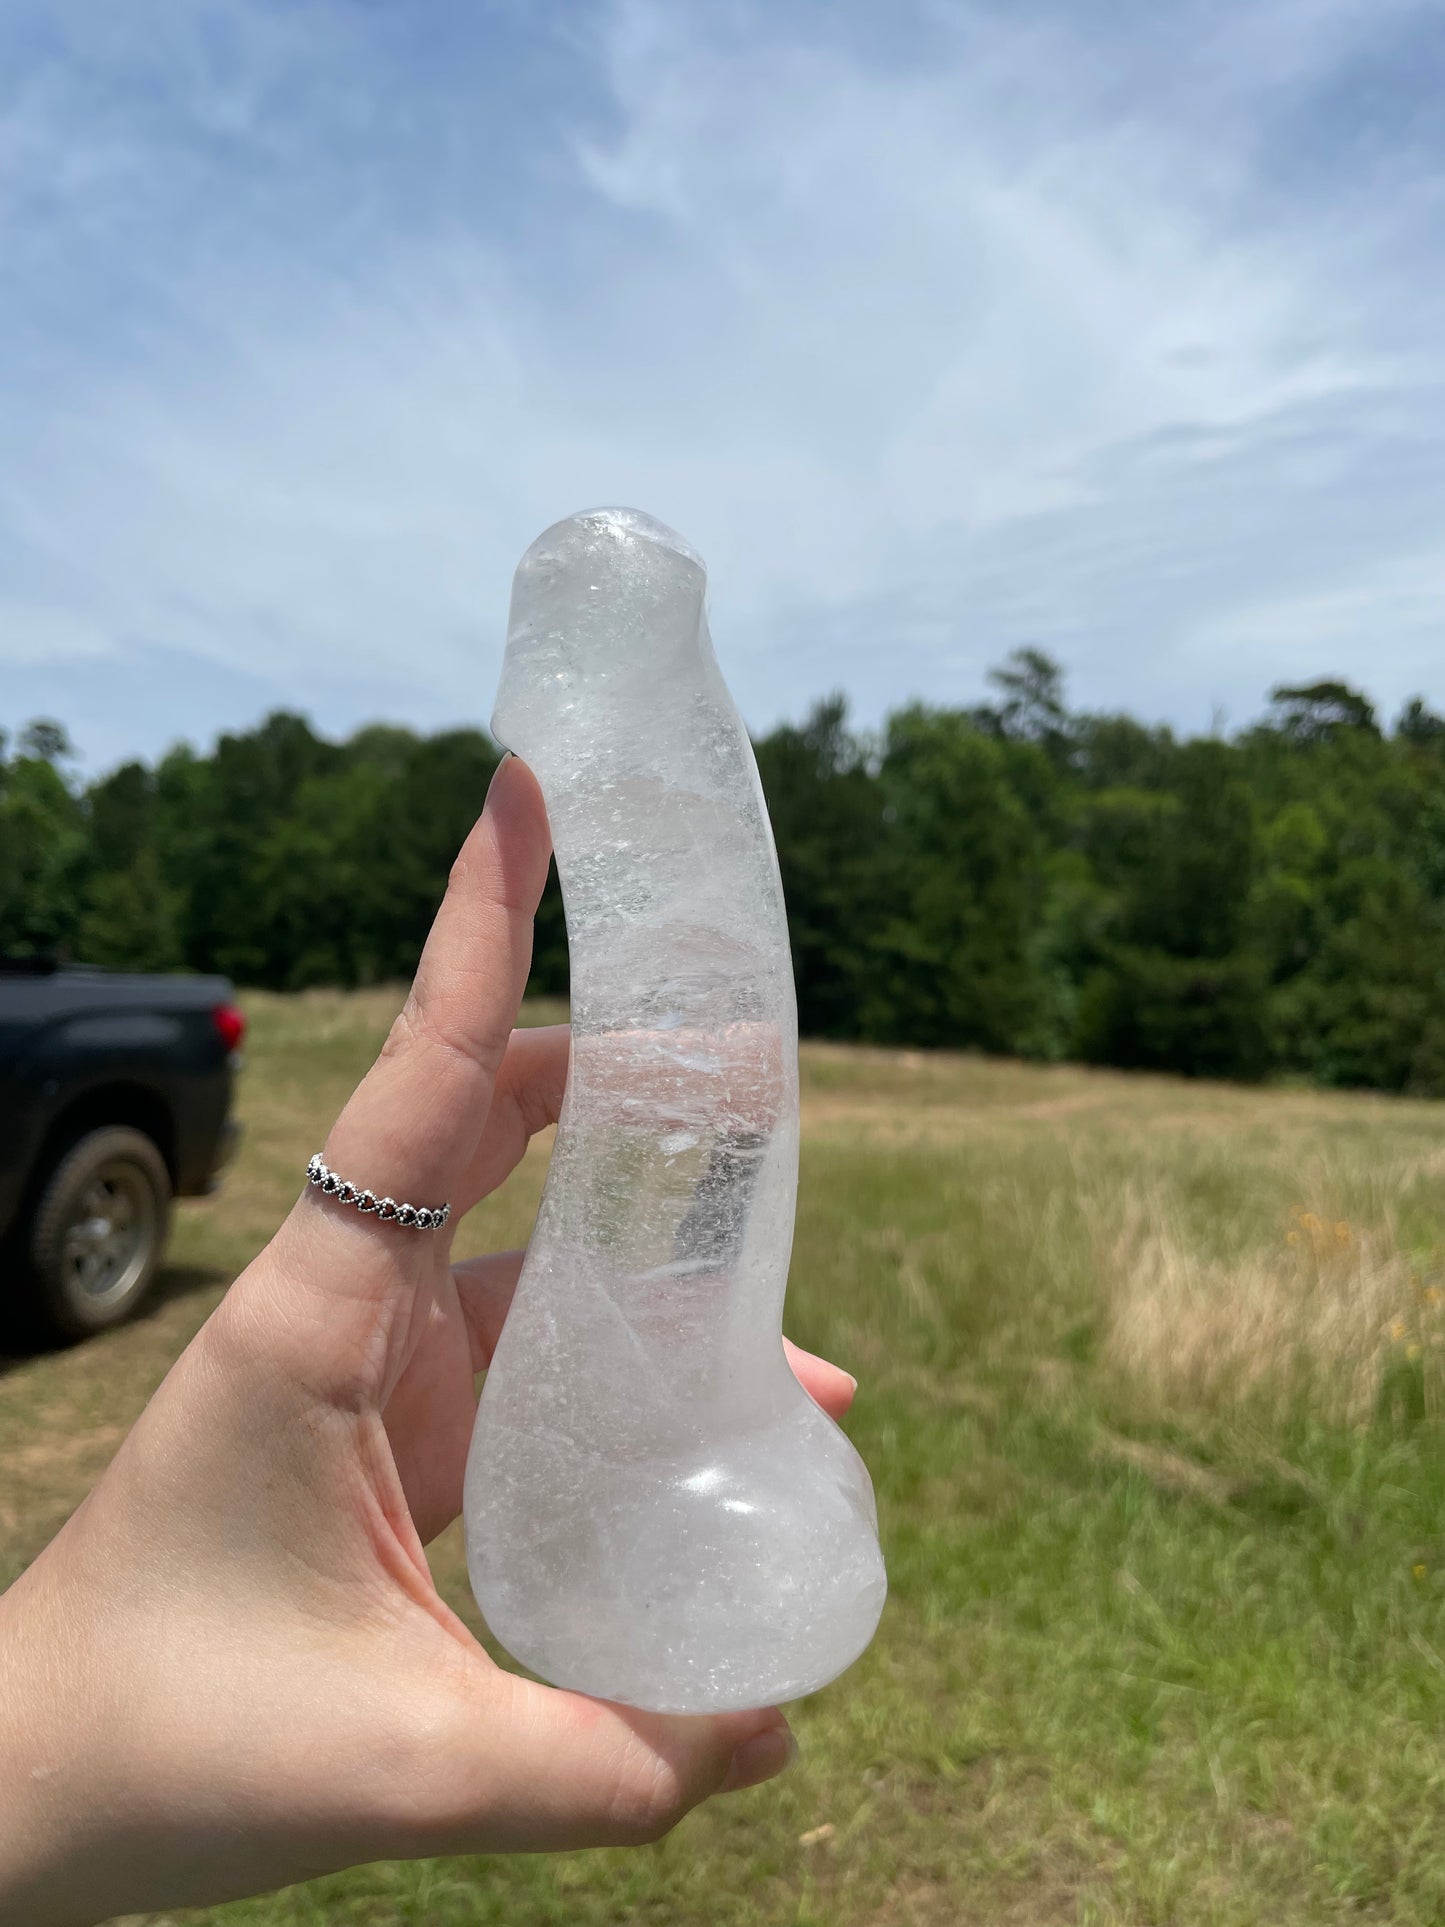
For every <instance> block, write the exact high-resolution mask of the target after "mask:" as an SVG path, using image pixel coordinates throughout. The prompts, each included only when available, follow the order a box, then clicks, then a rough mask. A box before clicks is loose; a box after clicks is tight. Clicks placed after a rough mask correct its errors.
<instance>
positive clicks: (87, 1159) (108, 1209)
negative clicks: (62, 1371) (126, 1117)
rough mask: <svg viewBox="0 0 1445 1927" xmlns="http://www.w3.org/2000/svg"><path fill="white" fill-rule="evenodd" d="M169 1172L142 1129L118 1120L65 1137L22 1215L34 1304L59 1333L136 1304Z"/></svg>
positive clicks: (156, 1246) (167, 1198)
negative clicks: (71, 1139)
mask: <svg viewBox="0 0 1445 1927" xmlns="http://www.w3.org/2000/svg"><path fill="white" fill-rule="evenodd" d="M170 1211H171V1180H170V1173H169V1172H168V1171H167V1170H166V1163H165V1159H164V1158H163V1157H162V1156H161V1154H160V1152H159V1151H158V1150H157V1149H156V1147H155V1145H154V1144H153V1143H152V1142H151V1140H150V1139H149V1138H148V1137H147V1136H146V1135H145V1134H144V1132H142V1131H133V1130H130V1129H129V1128H128V1127H123V1126H119V1125H113V1126H109V1127H107V1128H106V1129H104V1130H99V1131H90V1132H88V1133H87V1134H86V1136H85V1137H83V1138H80V1139H79V1140H78V1141H77V1142H76V1143H74V1144H72V1145H71V1147H70V1149H69V1150H68V1151H67V1152H66V1153H65V1155H64V1157H62V1158H61V1160H60V1162H59V1163H58V1164H57V1165H56V1167H55V1169H54V1170H53V1171H52V1172H51V1173H50V1176H49V1178H48V1179H47V1180H46V1182H45V1185H44V1188H43V1190H42V1191H41V1193H40V1199H39V1202H38V1203H37V1205H36V1207H35V1214H34V1216H33V1217H32V1218H31V1220H30V1236H29V1241H28V1242H29V1259H30V1272H31V1277H32V1282H33V1285H34V1287H35V1297H34V1300H33V1309H34V1312H35V1315H36V1317H37V1319H38V1320H39V1321H40V1323H41V1324H42V1325H43V1327H44V1328H45V1329H46V1331H47V1332H48V1333H49V1334H50V1335H52V1336H54V1337H57V1338H63V1339H64V1338H88V1337H90V1336H91V1334H92V1333H94V1332H101V1331H108V1330H109V1329H110V1328H111V1326H112V1325H119V1324H120V1323H122V1321H123V1320H125V1319H127V1318H129V1317H130V1316H131V1314H132V1313H133V1312H135V1311H137V1310H138V1309H139V1307H140V1305H141V1303H142V1302H143V1300H144V1299H145V1296H146V1293H147V1292H148V1291H149V1289H150V1287H151V1284H152V1282H153V1280H154V1278H155V1275H156V1271H157V1269H158V1267H159V1265H160V1261H161V1256H162V1253H163V1252H164V1251H165V1245H166V1234H167V1231H168V1230H169V1228H170Z"/></svg>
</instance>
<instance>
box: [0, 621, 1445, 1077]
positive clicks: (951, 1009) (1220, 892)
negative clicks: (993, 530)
mask: <svg viewBox="0 0 1445 1927" xmlns="http://www.w3.org/2000/svg"><path fill="white" fill-rule="evenodd" d="M990 680H991V688H992V700H990V701H989V702H987V703H984V704H980V705H976V706H974V707H971V708H960V709H948V708H935V707H927V706H924V705H921V704H915V705H912V706H910V707H908V708H906V709H902V710H900V711H897V712H896V713H895V714H893V715H892V716H890V717H889V719H888V721H887V722H886V724H885V725H884V726H883V727H882V728H881V729H880V730H878V731H871V732H870V731H858V730H854V729H852V728H850V726H849V722H848V716H847V712H846V708H845V705H844V703H843V701H842V699H841V698H836V697H835V698H832V699H830V700H828V701H826V702H823V703H821V704H820V705H819V706H818V707H817V708H816V709H815V710H814V711H813V713H812V714H811V715H810V716H809V717H808V718H807V720H806V721H804V722H802V723H800V724H796V725H785V726H782V727H780V728H777V729H774V730H773V731H772V732H771V733H770V734H768V735H766V736H764V737H762V738H761V739H760V740H759V741H758V742H757V744H756V749H757V756H758V764H759V768H760V770H761V772H762V779H763V787H764V789H765V791H766V793H767V798H768V805H769V808H770V810H771V813H772V819H773V827H774V831H775V833H776V836H777V841H778V853H779V857H780V860H781V864H782V870H783V880H784V884H785V887H786V890H787V897H788V914H789V923H790V929H791V935H792V943H793V957H794V963H795V966H796V972H797V981H798V1005H799V1016H800V1020H801V1024H802V1028H803V1031H804V1033H805V1034H808V1035H813V1036H819V1037H835V1038H844V1039H856V1040H865V1041H870V1042H875V1043H899V1044H904V1043H906V1044H914V1045H936V1046H950V1047H955V1048H960V1047H961V1048H969V1049H980V1050H985V1051H997V1052H1004V1053H1008V1054H1013V1055H1020V1056H1025V1057H1032V1058H1041V1059H1063V1058H1074V1059H1082V1060H1085V1061H1091V1062H1096V1063H1101V1064H1113V1065H1118V1066H1122V1067H1128V1068H1148V1069H1157V1070H1174V1071H1182V1072H1185V1073H1189V1074H1194V1075H1206V1076H1221V1077H1231V1078H1248V1079H1254V1078H1261V1077H1269V1076H1274V1077H1295V1078H1300V1079H1306V1080H1311V1081H1314V1082H1317V1083H1321V1084H1330V1085H1369V1086H1375V1087H1378V1088H1381V1089H1386V1090H1396V1091H1416V1092H1420V1093H1427V1094H1437V1095H1445V718H1442V717H1441V716H1440V715H1438V714H1436V713H1435V712H1434V711H1433V710H1432V709H1431V708H1430V707H1429V706H1428V705H1427V704H1426V703H1425V702H1424V701H1423V699H1419V698H1417V699H1415V700H1414V701H1412V702H1411V703H1409V704H1407V705H1406V707H1405V709H1404V710H1403V711H1402V713H1401V714H1400V716H1399V717H1398V718H1397V719H1395V721H1394V722H1393V724H1391V725H1390V726H1389V727H1388V728H1386V727H1384V726H1382V724H1381V722H1380V720H1379V718H1378V717H1377V716H1376V713H1375V711H1374V709H1373V708H1372V706H1371V704H1370V703H1369V702H1368V701H1367V700H1366V698H1365V697H1364V696H1363V695H1361V694H1360V693H1359V692H1358V691H1357V690H1354V689H1352V688H1350V687H1349V686H1348V685H1346V684H1344V683H1339V682H1332V681H1322V682H1317V683H1312V684H1302V685H1298V686H1289V687H1282V688H1279V689H1276V690H1275V691H1274V692H1273V694H1272V697H1271V700H1270V706H1269V709H1268V711H1267V712H1266V714H1265V715H1264V717H1263V718H1262V719H1261V720H1260V721H1258V722H1257V723H1254V724H1252V725H1251V726H1249V727H1247V728H1244V729H1242V730H1239V731H1237V732H1235V733H1233V734H1232V735H1228V736H1226V735H1224V734H1217V735H1212V736H1209V737H1203V738H1198V737H1193V738H1191V737H1180V736H1178V735H1176V734H1175V733H1174V732H1173V731H1172V730H1170V729H1168V728H1166V727H1163V726H1158V725H1147V724H1143V723H1140V722H1138V721H1136V720H1134V719H1133V718H1131V717H1129V716H1127V715H1118V714H1093V713H1082V712H1076V711H1074V710H1072V709H1071V708H1070V707H1069V705H1068V703H1067V701H1066V696H1065V687H1064V680H1063V676H1062V674H1061V671H1060V670H1059V667H1058V665H1057V664H1056V663H1054V662H1053V661H1051V660H1050V658H1048V657H1047V656H1045V655H1043V654H1042V653H1040V652H1039V651H1036V650H1019V651H1016V652H1015V653H1014V654H1013V655H1012V656H1011V657H1010V658H1009V659H1008V661H1007V662H1006V663H1005V664H1003V665H1002V666H1001V667H1000V668H998V669H996V670H994V671H993V672H992V675H991V679H990ZM497 757H498V751H497V749H496V747H495V746H494V745H493V743H492V742H491V740H490V738H489V737H487V736H486V735H485V734H483V733H482V732H480V731H478V730H472V729H458V730H449V731H445V732H443V733H441V734H439V735H434V736H430V737H421V736H418V735H416V734H414V733H413V732H411V731H409V730H406V729H400V728H395V727H392V726H389V725H379V724H378V725H374V726H372V727H370V728H366V729H362V730H360V731H358V732H357V733H356V734H355V735H353V736H352V737H351V738H350V739H349V740H348V741H346V742H343V743H335V742H329V741H327V740H326V739H324V738H323V737H321V736H319V735H317V734H316V732H315V731H314V730H313V729H312V728H311V727H310V725H309V724H308V723H307V722H306V720H305V719H304V718H303V717H301V716H296V715H289V714H285V713H278V714H275V715H272V716H270V717H268V718H267V719H266V721H265V722H264V723H262V724H261V725H260V726H259V727H258V728H256V729H254V730H250V731H248V732H244V733H241V734H236V735H225V736H222V737H221V738H220V739H219V741H218V742H217V744H216V746H215V748H214V749H213V750H212V751H211V752H210V753H209V754H200V753H198V752H197V751H195V750H194V749H191V748H187V747H184V746H181V747H177V748H175V749H172V750H171V751H170V752H169V753H168V754H167V755H165V756H164V757H163V758H162V759H161V760H160V761H159V762H158V763H157V764H156V765H155V766H154V767H147V766H146V765H144V764H142V763H139V762H131V763H127V764H125V765H124V766H122V767H121V768H119V769H117V770H114V771H112V772H111V773H110V774H108V775H106V776H102V777H100V778H98V779H96V780H94V781H91V782H88V783H82V782H80V781H78V780H77V779H76V778H75V777H74V776H73V775H72V774H71V773H70V771H71V764H72V759H71V751H70V745H69V743H68V741H67V739H66V736H65V732H64V730H63V729H62V728H60V727H59V726H58V725H57V724H54V723H50V722H38V723H32V724H30V725H29V726H28V727H27V728H25V729H23V730H21V731H20V732H19V734H18V735H17V736H16V738H15V739H14V741H13V742H8V741H6V740H5V739H3V738H0V953H7V954H10V955H17V956H21V957H24V956H34V955H41V954H58V955H60V956H62V957H72V958H76V959H82V960H84V961H87V962H92V963H98V964H106V965H110V966H113V967H115V968H119V969H132V970H172V969H181V970H201V971H218V972H222V973H224V974H225V975H227V976H229V977H232V978H234V979H235V980H236V981H237V982H238V983H240V984H242V985H264V986H270V987H273V988H277V989H299V988H304V987H306V986H308V985H313V984H340V985H358V984H367V983H376V982H381V981H385V980H389V979H397V978H404V977H406V976H408V975H409V974H410V972H411V971H412V969H413V967H414V965H415V963H416V959H417V955H418V953H419V950H420V947H421V943H422V940H423V938H424V936H425V934H426V930H427V927H428V924H429V922H430V919H431V915H432V912H433V910H434V909H435V907H436V904H437V902H438V901H439V899H440V896H441V892H442V890H443V888H444V885H445V881H446V875H447V870H448V867H449V865H450V862H451V859H452V857H453V855H454V854H455V852H456V849H457V847H458V846H459V844H460V842H461V840H462V838H463V836H464V835H465V833H466V830H467V828H468V827H469V825H470V823H471V821H472V819H473V817H474V815H475V813H476V811H477V808H478V807H479V804H480V800H481V798H482V796H483V795H484V793H485V790H486V786H487V783H488V781H489V780H490V777H491V774H492V771H493V769H494V767H495V765H496V761H497ZM566 977H567V954H566V935H565V929H564V925H563V919H562V909H561V901H560V897H559V895H558V892H557V889H556V884H555V879H554V880H553V881H552V882H551V883H550V884H549V886H548V892H547V896H546V898H545V900H544V903H543V906H542V911H541V914H540V917H539V919H538V933H537V948H536V961H535V965H534V970H533V987H534V989H536V990H538V991H542V992H561V991H564V990H565V987H566Z"/></svg>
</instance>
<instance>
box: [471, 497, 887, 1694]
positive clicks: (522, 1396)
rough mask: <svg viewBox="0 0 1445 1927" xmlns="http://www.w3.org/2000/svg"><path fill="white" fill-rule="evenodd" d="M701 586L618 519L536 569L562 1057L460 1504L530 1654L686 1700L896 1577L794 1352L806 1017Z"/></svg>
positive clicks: (517, 683) (505, 716)
mask: <svg viewBox="0 0 1445 1927" xmlns="http://www.w3.org/2000/svg"><path fill="white" fill-rule="evenodd" d="M706 579H707V578H706V572H705V570H704V568H703V564H702V562H701V560H700V559H699V558H698V557H697V556H696V555H695V554H694V553H693V552H692V550H691V549H689V548H688V546H687V545H686V543H685V542H683V541H682V540H681V539H680V538H679V537H678V536H676V535H674V534H673V533H672V531H671V530H670V529H667V528H664V527H663V526H662V525H661V524H660V523H657V522H654V521H652V520H651V519H650V518H649V517H647V516H645V515H640V514H638V513H636V512H635V511H633V510H630V509H599V510H597V511H595V512H593V513H591V514H585V515H576V516H573V517H571V518H570V520H568V521H565V522H559V523H558V524H557V525H556V527H555V528H551V529H548V530H547V532H546V534H545V535H542V536H541V537H539V538H538V540H537V541H536V542H535V543H534V544H533V545H532V547H531V548H530V549H529V550H528V551H527V553H526V555H525V556H524V557H523V558H522V562H521V565H520V567H519V568H518V570H517V576H516V581H515V584H514V586H513V592H512V613H511V622H510V629H509V633H508V639H507V654H506V660H505V664H504V667H503V670H502V681H501V688H500V690H499V692H498V697H497V707H496V713H495V715H494V717H493V722H492V728H493V731H494V733H495V735H496V736H497V739H498V740H499V741H500V742H502V743H504V744H505V745H506V746H507V747H508V748H509V749H512V750H515V751H516V753H517V754H518V755H519V756H521V757H522V758H523V759H524V760H525V761H526V762H527V763H529V764H530V765H531V767H532V769H533V770H534V771H535V772H536V774H537V777H538V779H539V781H540V783H541V786H542V790H543V794H544V795H545V797H546V800H547V808H548V813H549V815H550V817H551V823H552V835H553V840H554V842H555V845H556V851H557V866H558V870H559V873H560V875H561V879H562V890H563V896H564V899H565V903H566V911H567V929H568V936H569V941H570V947H571V958H572V1026H573V1044H572V1065H571V1074H570V1077H569V1081H568V1086H567V1096H566V1101H565V1104H564V1106H563V1111H562V1118H561V1123H560V1125H559V1128H558V1132H557V1140H556V1144H555V1147H554V1149H553V1153H552V1164H551V1169H550V1172H549V1174H548V1178H547V1185H546V1191H545V1194H544V1196H543V1199H542V1204H541V1208H540V1211H539V1213H538V1217H537V1225H536V1229H535V1231H534V1233H533V1237H532V1242H531V1246H530V1248H529V1250H528V1252H527V1259H526V1264H525V1266H524V1267H523V1271H522V1277H521V1282H520V1284H519V1286H518V1288H517V1295H516V1300H515V1303H514V1304H513V1307H512V1310H511V1313H510V1315H509V1317H508V1319H507V1324H506V1329H505V1331H504V1332H503V1334H502V1339H501V1343H500V1345H499V1346H498V1349H497V1355H496V1358H495V1360H494V1362H493V1364H492V1368H491V1371H490V1372H489V1373H488V1376H487V1381H486V1385H485V1388H484V1390H483V1393H482V1400H481V1407H480V1410H479V1412H478V1414H477V1424H476V1431H475V1434H474V1436H473V1440H472V1450H471V1457H470V1461H469V1464H468V1469H467V1484H466V1508H465V1510H466V1530H467V1555H468V1563H469V1566H470V1570H471V1578H472V1586H473V1589H474V1590H475V1592H476V1596H477V1600H478V1603H479V1604H480V1606H481V1609H482V1612H483V1614H484V1615H485V1617H486V1621H487V1624H488V1625H489V1626H490V1628H491V1630H492V1632H493V1633H494V1634H495V1635H496V1637H497V1638H498V1639H499V1640H500V1641H501V1642H502V1644H503V1645H504V1646H506V1647H507V1649H508V1650H509V1651H510V1652H511V1653H512V1654H513V1655H514V1656H515V1657H516V1658H517V1659H518V1660H520V1661H522V1662H523V1663H524V1664H525V1665H527V1666H529V1667H531V1668H532V1669H533V1670H534V1671H536V1672H538V1673H540V1674H541V1675H542V1676H543V1677H544V1678H545V1679H548V1680H551V1681H552V1682H554V1683H555V1684H558V1685H563V1686H569V1687H574V1688H577V1689H579V1690H581V1691H584V1692H587V1693H591V1694H595V1695H597V1696H599V1697H601V1698H604V1699H611V1700H621V1701H625V1702H627V1703H629V1704H631V1705H634V1706H640V1707H648V1708H652V1709H655V1710H657V1711H664V1712H676V1713H701V1712H717V1711H721V1710H724V1709H728V1708H741V1707H752V1706H762V1705H766V1704H770V1703H772V1702H774V1701H778V1700H785V1699H790V1698H793V1697H795V1696H797V1695H798V1694H801V1693H808V1692H811V1691H812V1690H813V1689H814V1688H816V1687H819V1686H822V1685H823V1684H825V1682H826V1681H828V1680H830V1679H832V1678H833V1677H834V1676H835V1675H836V1674H837V1673H839V1672H841V1671H842V1669H843V1668H844V1667H845V1666H847V1665H849V1664H850V1662H851V1661H852V1660H854V1659H855V1658H856V1657H857V1656H858V1654H859V1653H860V1652H861V1651H862V1650H863V1648H864V1647H865V1646H866V1645H867V1644H868V1641H869V1639H870V1638H871V1637H872V1634H873V1630H874V1627H875V1626H876V1624H877V1621H878V1615H879V1613H880V1612H881V1610H882V1607H883V1598H884V1592H885V1587H886V1581H885V1578H884V1571H883V1561H882V1556H881V1554H880V1552H879V1548H878V1538H877V1524H876V1514H875V1511H874V1505H873V1489H872V1486H871V1484H870V1482H869V1478H868V1473H867V1471H866V1469H865V1468H864V1465H863V1462H862V1460H861V1459H860V1458H859V1457H858V1455H857V1453H856V1452H855V1451H854V1449H853V1447H852V1445H851V1444H850V1443H849V1442H848V1440H847V1438H846V1437H845V1436H844V1435H843V1433H842V1432H841V1431H840V1430H839V1428H838V1427H837V1426H836V1425H835V1424H834V1423H833V1422H832V1420H831V1419H829V1418H827V1417H826V1416H825V1415H824V1414H823V1413H822V1412H821V1411H820V1410H819V1409H818V1407H817V1406H816V1405H815V1404H814V1403H813V1401H812V1400H811V1399H810V1398H809V1397H808V1395H807V1393H806V1392H804V1391H803V1390H802V1389H801V1387H800V1386H799V1385H798V1383H797V1381H796V1379H795V1378H794V1377H793V1375H792V1373H791V1371H790V1370H789V1369H788V1365H787V1363H786V1360H785V1358H784V1355H783V1349H782V1343H781V1337H780V1330H781V1321H782V1309H783V1292H784V1288H785V1285H786V1281H787V1271H788V1257H789V1252H790V1248H791V1244H792V1235H793V1206H794V1199H795V1194H796V1189H797V1162H798V1078H797V1013H796V1005H795V1000H794V994H793V977H792V967H791V962H790V958H789V953H788V933H787V924H786V921H785V918H784V911H783V894H782V885H781V883H780V880H779V876H778V865H777V857H776V855H775V853H774V848H773V838H772V831H771V828H770V826H769V823H768V817H767V811H766V807H765V805H764V802H763V795H762V789H761V786H760V784H759V782H758V774H757V767H756V764H755V763H754V761H753V754H752V749H751V746H750V744H749V742H748V738H747V734H746V732H745V730H744V729H743V726H742V723H741V721H740V719H739V717H738V713H737V710H736V709H735V708H734V706H733V702H732V699H731V697H730V696H729V694H728V691H727V687H726V685H725V684H724V682H723V680H722V676H721V674H720V672H719V670H718V666H717V661H716V658H715V657H714V655H713V652H712V645H711V642H710V641H709V638H708V629H707V618H706V614H705V610H704V601H703V598H704V590H705V587H706Z"/></svg>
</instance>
